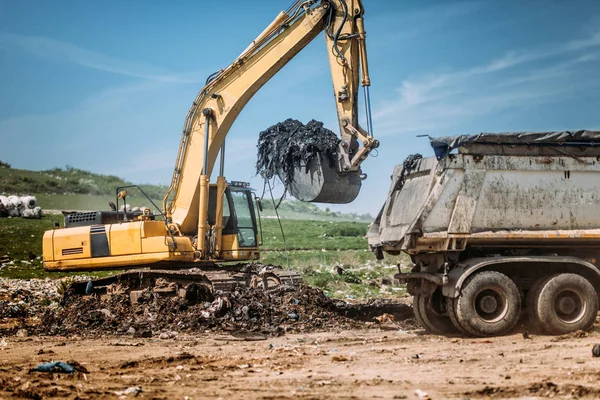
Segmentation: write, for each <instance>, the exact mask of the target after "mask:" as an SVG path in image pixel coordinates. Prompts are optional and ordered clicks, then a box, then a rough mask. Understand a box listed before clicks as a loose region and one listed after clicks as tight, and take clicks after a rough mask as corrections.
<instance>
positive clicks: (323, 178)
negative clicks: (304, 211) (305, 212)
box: [280, 157, 361, 204]
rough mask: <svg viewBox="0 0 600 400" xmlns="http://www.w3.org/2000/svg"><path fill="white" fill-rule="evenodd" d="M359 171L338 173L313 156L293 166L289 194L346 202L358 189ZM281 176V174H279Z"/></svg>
mask: <svg viewBox="0 0 600 400" xmlns="http://www.w3.org/2000/svg"><path fill="white" fill-rule="evenodd" d="M359 174H360V172H350V173H346V174H340V173H338V171H337V169H336V168H335V167H331V166H330V165H329V163H327V162H323V161H322V160H321V157H314V158H313V159H312V160H311V161H310V162H309V164H308V168H306V166H302V165H301V166H299V167H295V168H294V175H293V176H294V179H293V181H292V182H291V183H290V184H289V185H288V190H289V191H290V194H291V195H292V196H294V197H295V198H297V199H298V200H301V201H309V202H314V203H331V204H346V203H350V202H352V201H353V200H354V199H355V198H356V196H358V192H359V191H360V185H361V180H360V179H359ZM280 176H281V175H280Z"/></svg>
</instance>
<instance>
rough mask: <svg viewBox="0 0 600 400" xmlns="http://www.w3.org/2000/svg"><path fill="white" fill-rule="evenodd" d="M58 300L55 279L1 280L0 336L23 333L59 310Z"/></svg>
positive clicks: (58, 295)
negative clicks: (46, 315)
mask: <svg viewBox="0 0 600 400" xmlns="http://www.w3.org/2000/svg"><path fill="white" fill-rule="evenodd" d="M60 298H61V296H60V294H59V293H58V285H57V281H55V280H52V279H31V280H21V279H2V278H0V336H1V335H4V334H14V333H17V332H19V331H21V332H23V333H25V334H26V333H27V331H29V330H30V329H33V328H32V327H35V326H37V325H38V324H39V317H40V316H41V315H42V314H44V313H46V312H48V311H51V310H56V309H57V308H58V307H59V301H60Z"/></svg>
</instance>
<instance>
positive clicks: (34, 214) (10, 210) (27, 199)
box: [0, 196, 42, 218]
mask: <svg viewBox="0 0 600 400" xmlns="http://www.w3.org/2000/svg"><path fill="white" fill-rule="evenodd" d="M6 217H22V218H41V217H42V208H41V207H40V206H38V203H37V199H36V198H35V196H21V197H19V196H0V218H6Z"/></svg>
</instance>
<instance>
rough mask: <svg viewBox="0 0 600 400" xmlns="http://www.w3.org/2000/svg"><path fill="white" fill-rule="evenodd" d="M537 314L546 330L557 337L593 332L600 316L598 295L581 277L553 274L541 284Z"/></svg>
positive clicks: (536, 304) (537, 299)
mask: <svg viewBox="0 0 600 400" xmlns="http://www.w3.org/2000/svg"><path fill="white" fill-rule="evenodd" d="M533 311H534V313H535V316H536V319H537V320H538V321H539V323H540V325H541V326H542V328H543V329H544V330H545V331H546V332H548V333H551V334H554V335H562V334H565V333H569V332H574V331H576V330H579V329H583V330H585V329H589V328H590V327H591V326H592V325H593V323H594V321H595V320H596V315H597V314H598V294H597V293H596V290H595V289H594V286H593V285H592V284H591V283H590V281H588V280H587V279H585V278H584V277H583V276H581V275H577V274H557V275H552V276H550V277H548V278H547V279H546V280H545V281H544V282H543V284H542V285H541V288H540V289H539V294H538V295H537V296H536V297H535V299H534V307H533Z"/></svg>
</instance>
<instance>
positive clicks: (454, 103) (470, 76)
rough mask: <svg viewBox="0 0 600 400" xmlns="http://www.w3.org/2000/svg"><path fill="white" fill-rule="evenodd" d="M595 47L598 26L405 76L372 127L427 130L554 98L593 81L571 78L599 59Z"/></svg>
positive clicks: (599, 35)
mask: <svg viewBox="0 0 600 400" xmlns="http://www.w3.org/2000/svg"><path fill="white" fill-rule="evenodd" d="M599 47H600V31H597V32H596V31H595V32H592V33H591V34H590V35H589V36H588V37H585V38H583V39H578V40H572V41H568V42H565V43H560V44H557V45H555V46H552V47H540V48H534V49H530V50H527V51H525V50H523V51H512V52H509V53H507V54H505V55H504V56H502V57H499V58H496V59H493V60H492V61H490V62H488V63H485V64H481V65H476V66H473V67H470V68H466V69H462V70H455V71H450V72H441V73H435V74H432V73H430V74H427V75H424V76H421V77H417V78H412V79H407V80H404V81H403V82H402V83H401V84H400V87H399V88H398V90H397V93H398V97H397V98H396V99H393V100H391V101H388V103H387V104H386V105H385V106H384V107H380V108H379V109H378V111H376V112H375V114H374V122H375V124H376V128H377V129H376V130H377V132H379V134H380V135H381V134H383V135H386V134H387V135H389V134H392V133H401V132H420V133H431V132H430V131H431V130H433V129H438V128H440V127H452V126H453V125H455V124H457V123H459V122H460V121H462V120H464V119H465V118H469V117H474V116H476V117H481V116H483V115H485V114H487V113H490V112H492V111H500V110H503V109H506V108H510V107H518V106H527V105H536V104H542V103H544V102H549V101H555V100H556V97H557V96H559V95H561V94H564V93H572V92H573V90H574V89H575V88H576V87H578V86H577V85H580V87H581V88H582V89H583V88H585V87H586V86H587V87H593V86H596V85H598V84H600V80H599V79H595V80H592V81H587V82H582V83H575V81H576V80H575V79H572V78H573V77H575V76H577V74H578V71H579V68H584V67H585V66H586V65H591V64H594V63H597V61H598V60H600V49H598V48H599ZM540 62H543V63H544V65H545V66H542V67H540V66H539V64H540ZM546 65H547V66H546ZM428 131H429V132H428Z"/></svg>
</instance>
